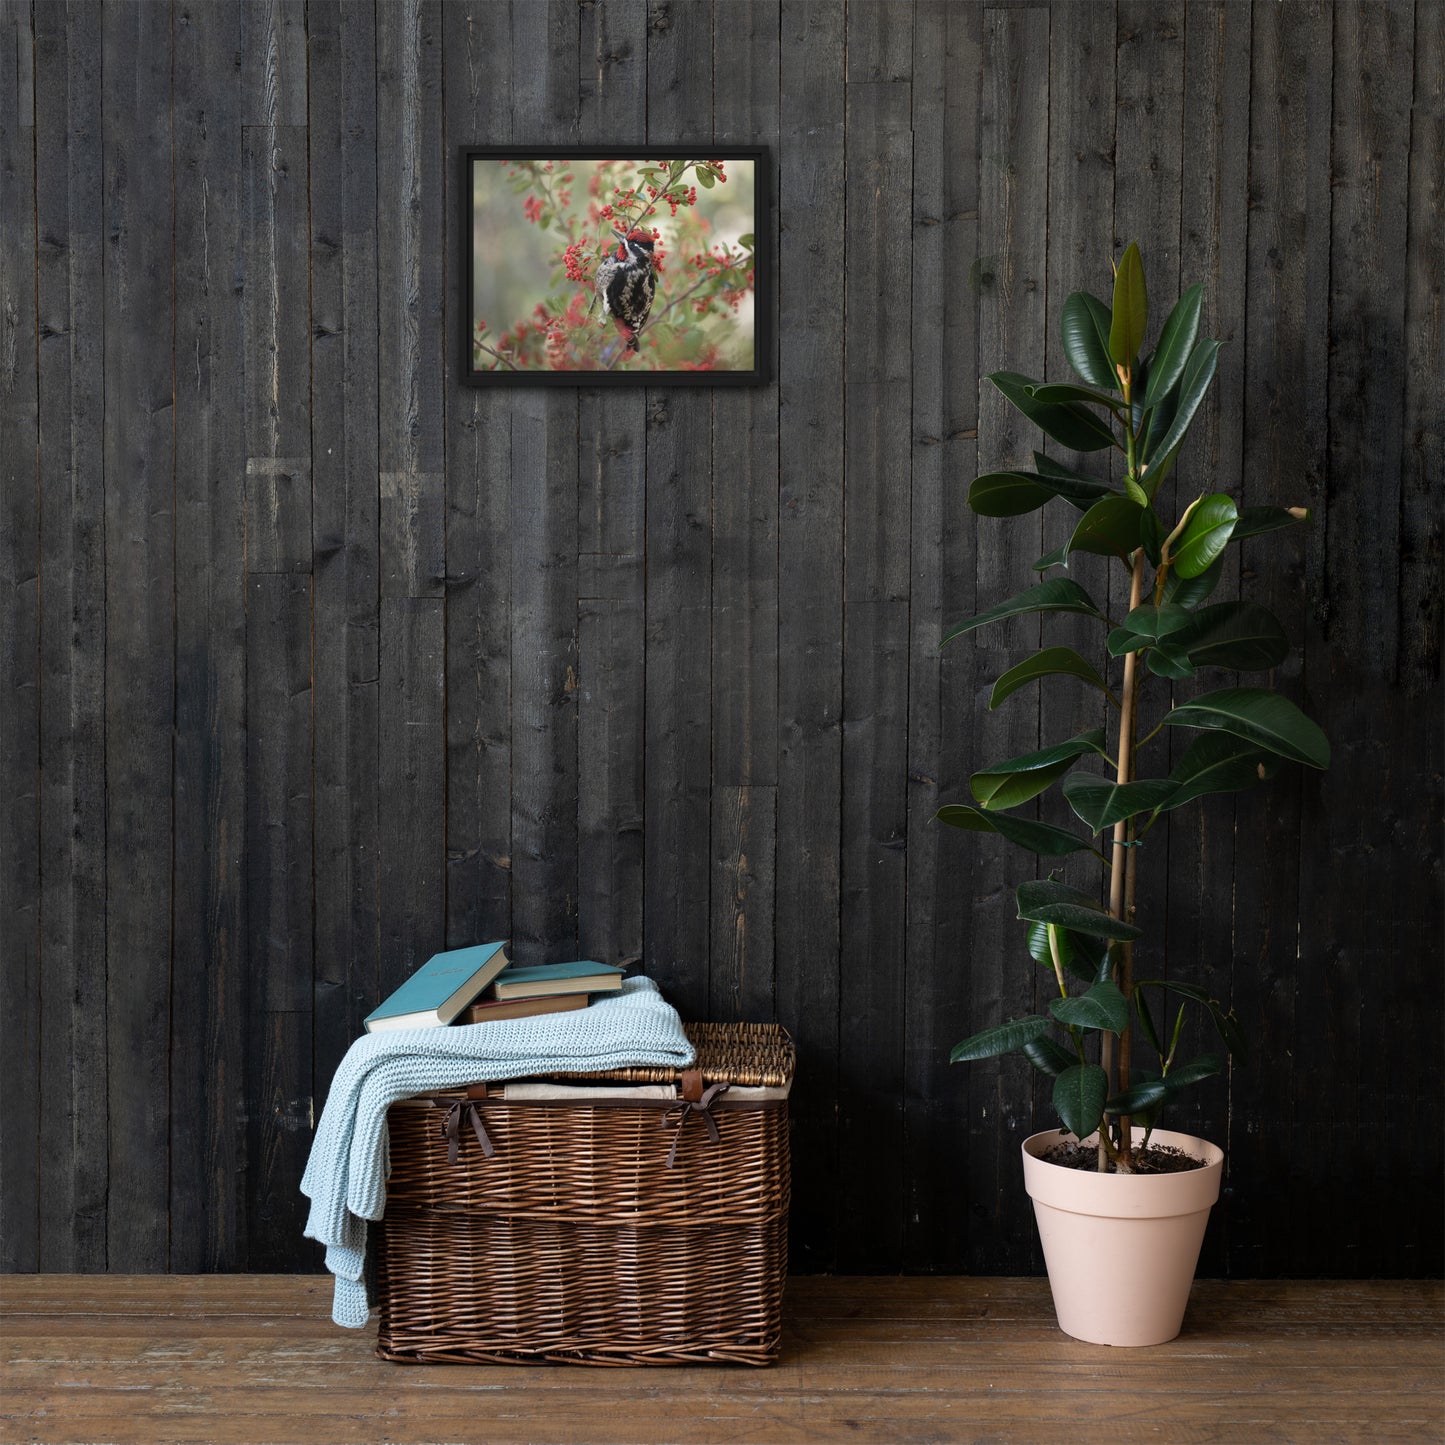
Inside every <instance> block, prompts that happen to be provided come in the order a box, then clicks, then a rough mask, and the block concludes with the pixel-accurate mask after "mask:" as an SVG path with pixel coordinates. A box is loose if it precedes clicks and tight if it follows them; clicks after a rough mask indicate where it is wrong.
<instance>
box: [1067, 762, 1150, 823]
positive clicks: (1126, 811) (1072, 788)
mask: <svg viewBox="0 0 1445 1445" xmlns="http://www.w3.org/2000/svg"><path fill="white" fill-rule="evenodd" d="M1176 786H1177V785H1176V784H1175V783H1173V782H1171V781H1170V780H1169V779H1168V778H1140V779H1138V780H1137V781H1135V782H1132V783H1112V782H1110V781H1108V779H1106V778H1099V777H1095V776H1094V774H1092V773H1074V774H1072V775H1071V776H1070V777H1068V778H1066V779H1065V780H1064V798H1065V799H1066V800H1067V802H1068V805H1069V807H1071V808H1072V809H1073V810H1074V813H1075V815H1076V816H1077V817H1078V818H1080V819H1081V820H1082V821H1083V822H1084V823H1085V824H1087V825H1088V826H1089V827H1090V828H1092V829H1093V831H1094V832H1095V833H1102V832H1103V831H1104V829H1105V828H1112V827H1113V826H1114V824H1115V823H1119V822H1122V821H1123V820H1124V819H1125V818H1133V817H1137V816H1138V815H1139V814H1140V813H1155V812H1158V810H1159V809H1160V808H1161V807H1163V806H1164V804H1165V803H1166V802H1167V801H1168V800H1169V798H1170V796H1171V795H1172V794H1173V793H1174V791H1175V788H1176Z"/></svg>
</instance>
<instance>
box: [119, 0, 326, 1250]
mask: <svg viewBox="0 0 1445 1445" xmlns="http://www.w3.org/2000/svg"><path fill="white" fill-rule="evenodd" d="M241 24H242V20H241V7H240V6H239V5H236V4H220V5H202V4H196V3H192V4H189V5H184V6H182V7H181V8H180V9H178V10H177V12H176V14H175V18H174V22H173V33H174V36H175V65H174V92H173V94H174V102H173V104H174V124H175V147H176V157H177V160H176V167H175V195H176V215H175V226H176V250H177V253H178V255H181V256H187V257H196V258H199V259H200V264H199V265H198V266H194V267H193V266H177V268H176V279H175V286H176V334H175V356H176V361H175V395H176V539H175V561H176V579H175V585H176V596H175V614H176V737H175V814H174V822H173V830H174V835H175V855H176V859H177V866H176V870H175V958H176V966H175V967H174V968H173V969H172V974H171V1006H172V1009H173V1011H174V1015H175V1017H176V1019H177V1020H178V1021H183V1022H182V1023H181V1025H180V1026H179V1027H177V1028H175V1029H173V1031H172V1037H171V1079H170V1089H171V1098H172V1099H173V1100H177V1101H184V1103H183V1104H180V1105H179V1106H176V1107H173V1108H172V1109H171V1126H170V1127H171V1138H170V1149H171V1167H170V1176H171V1178H170V1191H171V1198H170V1242H171V1258H170V1264H171V1267H172V1268H173V1269H182V1270H190V1269H226V1268H234V1267H235V1266H236V1265H237V1264H238V1263H239V1262H240V1260H241V1259H242V1258H244V1255H245V1230H246V1218H245V1169H246V1152H245V1144H246V1136H245V1132H244V1130H241V1129H238V1128H237V1121H238V1120H240V1119H243V1118H244V1117H245V1116H246V1112H247V1092H246V1083H247V1081H246V1057H247V1046H246V1040H247V1034H248V1032H249V1029H248V1025H247V1018H248V1013H247V1004H248V978H249V967H248V965H249V960H250V943H251V933H250V928H249V923H250V918H249V913H248V907H247V900H246V876H247V864H246V860H247V846H246V845H247V833H246V774H245V772H244V771H243V770H242V769H241V768H240V767H239V766H237V765H236V764H237V763H238V762H239V760H241V759H243V758H245V756H246V600H247V597H246V576H245V567H246V558H245V547H246V530H245V529H246V512H245V495H246V492H245V481H246V476H245V398H244V393H243V391H242V389H241V388H239V387H238V386H237V385H236V378H237V377H239V376H241V375H243V374H244V372H245V366H246V352H245V326H246V315H245V304H244V301H243V299H242V297H241V296H240V294H238V292H237V289H236V286H235V284H234V279H233V278H235V277H236V276H238V275H241V274H244V272H243V265H244V255H245V248H244V243H243V240H242V231H241V217H242V214H243V209H244V204H245V194H244V185H243V178H242V171H241V114H242V103H243V93H242V88H241V77H240V73H239V72H238V71H237V69H236V66H235V57H236V55H237V53H238V52H239V49H240V44H241ZM117 861H118V860H117ZM302 962H304V961H301V960H298V964H299V963H302Z"/></svg>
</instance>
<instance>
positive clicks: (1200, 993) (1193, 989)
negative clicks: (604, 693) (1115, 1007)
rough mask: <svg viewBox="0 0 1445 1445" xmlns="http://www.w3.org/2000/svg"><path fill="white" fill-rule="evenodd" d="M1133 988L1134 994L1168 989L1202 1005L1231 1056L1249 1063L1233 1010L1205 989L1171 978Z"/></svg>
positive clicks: (1149, 980)
mask: <svg viewBox="0 0 1445 1445" xmlns="http://www.w3.org/2000/svg"><path fill="white" fill-rule="evenodd" d="M1134 988H1135V991H1136V992H1137V991H1138V990H1139V989H1141V988H1164V989H1168V990H1169V992H1170V993H1177V994H1179V995H1180V996H1181V997H1182V998H1187V999H1191V1000H1193V1002H1195V1003H1199V1004H1203V1005H1204V1007H1205V1008H1207V1009H1208V1010H1209V1016H1210V1018H1211V1019H1213V1020H1214V1028H1215V1031H1216V1032H1217V1033H1218V1034H1219V1037H1220V1041H1221V1042H1222V1043H1223V1044H1224V1047H1225V1048H1226V1049H1228V1050H1229V1052H1230V1054H1231V1056H1232V1057H1234V1058H1236V1059H1238V1060H1239V1061H1240V1063H1248V1062H1249V1045H1248V1043H1247V1042H1246V1041H1245V1037H1244V1034H1243V1032H1242V1031H1241V1030H1240V1027H1239V1020H1238V1019H1237V1018H1236V1017H1235V1015H1234V1010H1233V1009H1226V1008H1225V1007H1224V1005H1223V1004H1222V1003H1220V1001H1219V1000H1218V999H1217V998H1211V997H1210V996H1209V992H1208V990H1207V989H1202V988H1200V987H1199V985H1198V984H1195V983H1180V982H1178V981H1177V980H1175V979H1172V978H1147V979H1144V980H1143V981H1142V982H1140V983H1136V984H1135V985H1134Z"/></svg>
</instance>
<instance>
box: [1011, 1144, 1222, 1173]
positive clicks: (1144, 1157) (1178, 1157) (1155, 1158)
mask: <svg viewBox="0 0 1445 1445" xmlns="http://www.w3.org/2000/svg"><path fill="white" fill-rule="evenodd" d="M1039 1157H1040V1158H1041V1159H1043V1160H1044V1161H1045V1162H1046V1163H1048V1164H1057V1165H1059V1166H1060V1167H1062V1168H1064V1169H1086V1170H1088V1172H1089V1173H1090V1174H1093V1173H1095V1172H1096V1171H1097V1170H1098V1168H1099V1151H1098V1150H1097V1149H1093V1148H1089V1149H1085V1148H1084V1146H1083V1145H1082V1144H1073V1143H1067V1142H1065V1143H1059V1144H1054V1145H1052V1146H1051V1147H1050V1148H1048V1149H1046V1150H1045V1151H1044V1152H1043V1153H1042V1154H1041V1155H1040V1156H1039ZM1207 1164H1208V1161H1207V1160H1205V1159H1196V1158H1195V1157H1194V1155H1192V1154H1186V1153H1185V1152H1184V1150H1182V1149H1176V1148H1175V1147H1174V1146H1173V1145H1172V1144H1151V1145H1150V1146H1149V1147H1148V1148H1147V1149H1144V1150H1139V1149H1136V1150H1135V1151H1134V1172H1135V1173H1136V1174H1184V1173H1187V1172H1188V1171H1189V1170H1190V1169H1203V1168H1205V1167H1207ZM1108 1172H1109V1173H1110V1174H1112V1173H1114V1172H1115V1171H1114V1170H1112V1169H1110V1170H1109V1171H1108Z"/></svg>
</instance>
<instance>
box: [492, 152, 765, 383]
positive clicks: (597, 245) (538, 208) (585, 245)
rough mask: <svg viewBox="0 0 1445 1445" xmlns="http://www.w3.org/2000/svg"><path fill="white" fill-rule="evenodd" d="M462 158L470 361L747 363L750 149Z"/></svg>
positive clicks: (665, 367) (751, 327)
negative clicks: (648, 156) (742, 154)
mask: <svg viewBox="0 0 1445 1445" xmlns="http://www.w3.org/2000/svg"><path fill="white" fill-rule="evenodd" d="M470 166H471V191H472V195H471V202H472V214H471V227H470V231H471V241H472V246H471V257H470V292H471V325H472V367H473V371H474V372H475V373H485V372H553V373H555V372H569V371H609V372H633V371H636V372H686V371H695V372H728V371H734V372H738V371H740V372H751V371H752V370H753V369H754V367H755V365H756V339H755V306H756V275H757V266H756V254H755V244H756V236H755V233H756V229H757V219H756V212H755V201H756V196H757V185H756V176H755V170H756V162H755V161H753V160H751V159H746V160H744V159H737V158H733V159H716V160H704V159H689V158H674V159H667V160H619V159H616V158H613V157H598V158H595V159H594V158H587V157H578V156H575V155H560V154H559V155H554V156H546V155H537V156H535V157H525V156H518V155H516V154H514V153H510V152H509V153H506V154H503V155H488V154H485V153H476V154H473V155H472V156H471V158H470Z"/></svg>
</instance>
